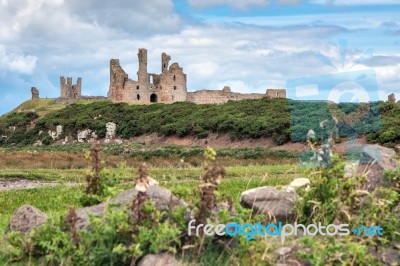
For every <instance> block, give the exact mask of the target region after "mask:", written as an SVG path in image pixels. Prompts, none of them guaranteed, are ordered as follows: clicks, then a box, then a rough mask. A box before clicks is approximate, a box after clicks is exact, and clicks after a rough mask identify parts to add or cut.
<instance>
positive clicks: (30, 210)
mask: <svg viewBox="0 0 400 266" xmlns="http://www.w3.org/2000/svg"><path fill="white" fill-rule="evenodd" d="M47 219H48V218H47V215H46V214H45V213H43V212H41V211H40V210H38V209H37V208H35V207H33V206H31V205H23V206H21V207H20V208H19V209H18V210H17V211H16V212H15V213H14V215H13V216H12V217H11V220H10V223H9V225H8V230H10V231H17V232H23V233H26V232H29V231H31V230H32V229H33V228H37V227H39V226H41V225H42V224H44V223H45V222H46V221H47Z"/></svg>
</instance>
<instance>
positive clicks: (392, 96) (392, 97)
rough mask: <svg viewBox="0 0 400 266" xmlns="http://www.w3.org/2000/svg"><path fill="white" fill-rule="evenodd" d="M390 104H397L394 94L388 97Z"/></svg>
mask: <svg viewBox="0 0 400 266" xmlns="http://www.w3.org/2000/svg"><path fill="white" fill-rule="evenodd" d="M388 102H391V103H395V102H396V96H395V95H394V93H392V94H390V95H389V96H388Z"/></svg>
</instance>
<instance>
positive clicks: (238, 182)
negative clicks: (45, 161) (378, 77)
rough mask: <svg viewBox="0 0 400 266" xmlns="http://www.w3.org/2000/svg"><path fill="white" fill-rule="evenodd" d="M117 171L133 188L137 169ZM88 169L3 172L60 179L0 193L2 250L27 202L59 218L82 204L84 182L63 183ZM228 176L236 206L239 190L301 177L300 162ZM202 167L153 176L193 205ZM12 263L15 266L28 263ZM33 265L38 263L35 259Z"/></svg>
mask: <svg viewBox="0 0 400 266" xmlns="http://www.w3.org/2000/svg"><path fill="white" fill-rule="evenodd" d="M109 170H110V171H113V172H114V173H116V174H117V176H118V178H119V179H120V181H121V183H120V185H118V188H119V189H120V190H121V191H122V190H123V189H128V188H131V187H132V186H133V185H132V181H133V180H135V179H136V178H137V175H138V173H137V169H135V168H123V169H121V168H114V169H109ZM86 171H87V170H85V169H63V170H60V169H54V168H52V169H51V168H48V169H15V168H8V169H3V170H2V171H0V178H10V179H11V178H23V179H32V180H46V181H59V182H60V185H59V186H57V187H40V188H34V189H24V190H9V191H2V192H0V232H1V234H0V251H1V250H2V249H4V248H5V246H3V244H1V243H3V241H2V235H3V232H5V230H6V228H7V225H8V222H9V220H10V218H11V216H12V214H13V213H14V212H15V210H16V209H17V208H19V207H20V206H22V205H24V204H30V205H33V206H35V207H37V208H38V209H40V210H42V211H43V212H45V213H46V214H47V215H49V217H50V218H51V219H58V218H59V217H60V216H62V215H65V213H66V212H67V210H68V209H69V208H70V207H74V208H79V207H81V203H80V196H81V194H82V193H83V191H84V185H82V184H80V185H78V186H73V187H71V186H65V185H63V182H76V183H83V182H84V180H85V174H86ZM226 171H227V175H226V178H225V179H224V180H223V181H222V183H221V185H220V188H219V192H220V194H221V196H228V197H230V198H232V199H233V202H234V204H235V205H236V206H238V205H239V196H240V193H241V192H243V191H244V190H246V189H249V188H254V187H258V186H263V185H271V186H280V185H287V184H288V183H289V182H290V181H291V180H293V179H294V178H296V177H298V176H299V169H298V167H297V165H248V166H230V167H226ZM201 174H202V169H201V168H199V167H191V168H151V169H150V175H151V176H152V177H153V178H155V179H156V180H158V181H159V183H160V185H161V186H163V187H166V188H168V189H171V190H172V192H173V193H174V194H175V195H177V196H179V197H181V198H183V199H184V200H186V201H187V202H188V203H189V204H192V203H193V202H194V200H195V198H198V197H199V189H198V185H199V182H200V177H201ZM6 262H7V260H6V257H4V256H2V255H1V252H0V264H1V265H5V264H6ZM26 263H27V262H24V264H18V263H17V264H13V265H26ZM31 265H35V262H34V261H33V262H32V264H31Z"/></svg>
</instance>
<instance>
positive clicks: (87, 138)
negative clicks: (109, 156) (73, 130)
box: [77, 129, 97, 143]
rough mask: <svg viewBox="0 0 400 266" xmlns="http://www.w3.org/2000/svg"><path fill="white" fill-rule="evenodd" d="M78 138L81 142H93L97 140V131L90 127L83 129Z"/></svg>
mask: <svg viewBox="0 0 400 266" xmlns="http://www.w3.org/2000/svg"><path fill="white" fill-rule="evenodd" d="M77 140H78V142H80V143H83V142H93V141H95V140H97V134H96V132H95V131H92V130H90V129H85V130H81V131H78V134H77Z"/></svg>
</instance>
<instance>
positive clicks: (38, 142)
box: [33, 140, 43, 146]
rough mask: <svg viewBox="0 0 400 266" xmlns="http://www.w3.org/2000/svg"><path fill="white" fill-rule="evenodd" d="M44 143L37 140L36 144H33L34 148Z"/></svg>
mask: <svg viewBox="0 0 400 266" xmlns="http://www.w3.org/2000/svg"><path fill="white" fill-rule="evenodd" d="M42 145H43V142H42V141H41V140H37V141H36V142H35V143H33V146H42Z"/></svg>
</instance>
